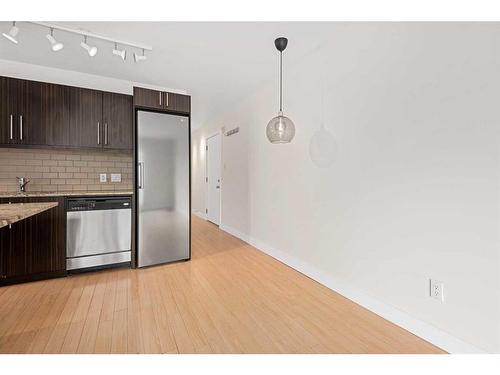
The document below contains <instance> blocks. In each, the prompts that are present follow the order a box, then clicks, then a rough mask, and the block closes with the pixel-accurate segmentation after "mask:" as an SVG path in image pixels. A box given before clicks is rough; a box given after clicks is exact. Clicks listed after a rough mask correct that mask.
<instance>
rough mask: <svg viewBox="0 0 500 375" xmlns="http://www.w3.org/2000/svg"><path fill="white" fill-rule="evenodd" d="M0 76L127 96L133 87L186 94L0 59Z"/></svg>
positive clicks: (153, 86)
mask: <svg viewBox="0 0 500 375" xmlns="http://www.w3.org/2000/svg"><path fill="white" fill-rule="evenodd" d="M0 75H2V76H7V77H14V78H20V79H29V80H33V81H41V82H49V83H56V84H60V85H68V86H76V87H85V88H90V89H95V90H103V91H111V92H118V93H122V94H128V95H132V92H133V87H134V86H140V87H145V88H150V89H154V90H164V91H169V92H177V93H180V94H185V93H186V91H185V90H180V89H172V88H168V87H161V86H155V85H149V84H144V83H139V82H133V81H127V80H122V79H116V78H110V77H103V76H97V75H94V74H87V73H81V72H75V71H72V70H64V69H57V68H51V67H48V66H42V65H34V64H26V63H22V62H18V61H11V60H1V59H0Z"/></svg>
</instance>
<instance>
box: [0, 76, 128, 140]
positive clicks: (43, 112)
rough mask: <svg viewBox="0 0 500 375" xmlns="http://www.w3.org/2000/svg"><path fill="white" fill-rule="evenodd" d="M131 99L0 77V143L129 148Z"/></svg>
mask: <svg viewBox="0 0 500 375" xmlns="http://www.w3.org/2000/svg"><path fill="white" fill-rule="evenodd" d="M132 140H133V101H132V96H130V95H123V94H115V93H109V92H103V91H98V90H90V89H85V88H79V87H70V86H64V85H56V84H51V83H43V82H35V81H28V80H21V79H15V78H9V77H0V145H10V146H17V147H22V146H24V145H34V146H50V147H83V148H96V149H118V150H131V149H132V148H133V142H132Z"/></svg>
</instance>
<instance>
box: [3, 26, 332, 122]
mask: <svg viewBox="0 0 500 375" xmlns="http://www.w3.org/2000/svg"><path fill="white" fill-rule="evenodd" d="M53 23H57V24H59V25H64V26H69V27H72V28H81V29H85V30H88V31H92V32H94V33H97V34H103V35H106V36H110V37H113V38H117V39H121V40H127V41H131V42H136V43H142V44H146V45H151V46H152V47H153V51H152V52H147V56H148V59H147V60H146V61H145V62H142V63H140V64H135V63H134V61H133V57H132V52H134V51H132V50H129V55H128V57H127V61H125V62H123V61H121V60H120V59H119V58H118V57H116V56H114V55H112V54H111V49H112V45H111V44H110V43H106V42H102V41H97V40H90V39H89V42H88V43H89V44H93V45H96V46H97V47H99V52H98V54H97V56H96V57H94V58H90V57H88V55H86V53H85V51H84V50H83V49H82V48H80V47H79V43H80V41H81V38H80V37H79V36H77V35H72V34H68V33H64V32H58V31H55V34H54V36H55V37H56V39H57V40H61V41H62V42H63V43H64V44H65V48H64V49H63V50H62V51H60V52H57V53H55V52H52V51H51V50H50V48H49V43H48V41H47V40H46V39H45V34H47V30H44V29H43V28H41V27H39V26H36V25H32V24H28V23H23V22H18V24H17V25H18V27H19V28H20V32H19V35H18V40H19V44H18V45H14V44H13V43H11V42H9V41H8V40H6V39H5V38H0V59H5V60H15V61H21V62H25V63H31V64H37V65H44V66H50V67H55V68H60V69H67V70H73V71H78V72H84V73H90V74H96V75H101V76H107V77H113V78H119V79H125V80H130V81H135V82H143V83H147V84H153V85H158V86H163V87H171V88H177V89H182V90H187V92H188V93H189V94H191V95H192V102H193V105H192V107H193V114H192V117H193V123H192V124H193V127H194V128H196V127H199V126H201V125H202V124H203V123H204V122H205V121H207V120H208V119H210V118H211V117H212V116H214V115H216V114H217V111H220V110H222V109H223V108H224V107H226V106H230V105H232V104H233V103H235V102H237V101H238V100H240V99H242V98H243V97H245V96H247V95H249V94H251V93H252V92H253V90H255V89H256V88H257V87H258V86H260V85H262V84H264V83H266V81H269V80H271V79H272V80H275V79H276V73H277V71H276V61H277V60H276V59H277V57H276V56H277V51H276V50H275V48H274V39H275V38H276V37H278V36H286V37H288V39H289V47H288V48H287V51H286V54H287V59H289V61H293V60H294V59H296V58H297V59H298V58H300V57H301V56H304V55H305V54H307V53H309V52H310V51H312V50H313V49H315V48H316V47H317V46H318V45H319V43H320V42H321V39H322V38H326V37H328V36H329V35H331V34H332V32H331V31H332V26H333V24H332V23H306V22H297V23H289V22H273V23H253V22H252V23H241V22H239V23H227V22H226V23H223V22H211V23H210V22H204V23H190V22H53ZM9 27H10V23H9V22H0V31H1V32H4V31H7V30H8V29H9Z"/></svg>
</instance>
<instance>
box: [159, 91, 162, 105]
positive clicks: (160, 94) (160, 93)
mask: <svg viewBox="0 0 500 375" xmlns="http://www.w3.org/2000/svg"><path fill="white" fill-rule="evenodd" d="M158 96H159V97H160V106H161V97H162V92H161V91H160V92H159V93H158Z"/></svg>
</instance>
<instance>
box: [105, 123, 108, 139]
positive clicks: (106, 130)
mask: <svg viewBox="0 0 500 375" xmlns="http://www.w3.org/2000/svg"><path fill="white" fill-rule="evenodd" d="M104 144H105V145H107V144H108V123H107V122H105V123H104Z"/></svg>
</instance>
